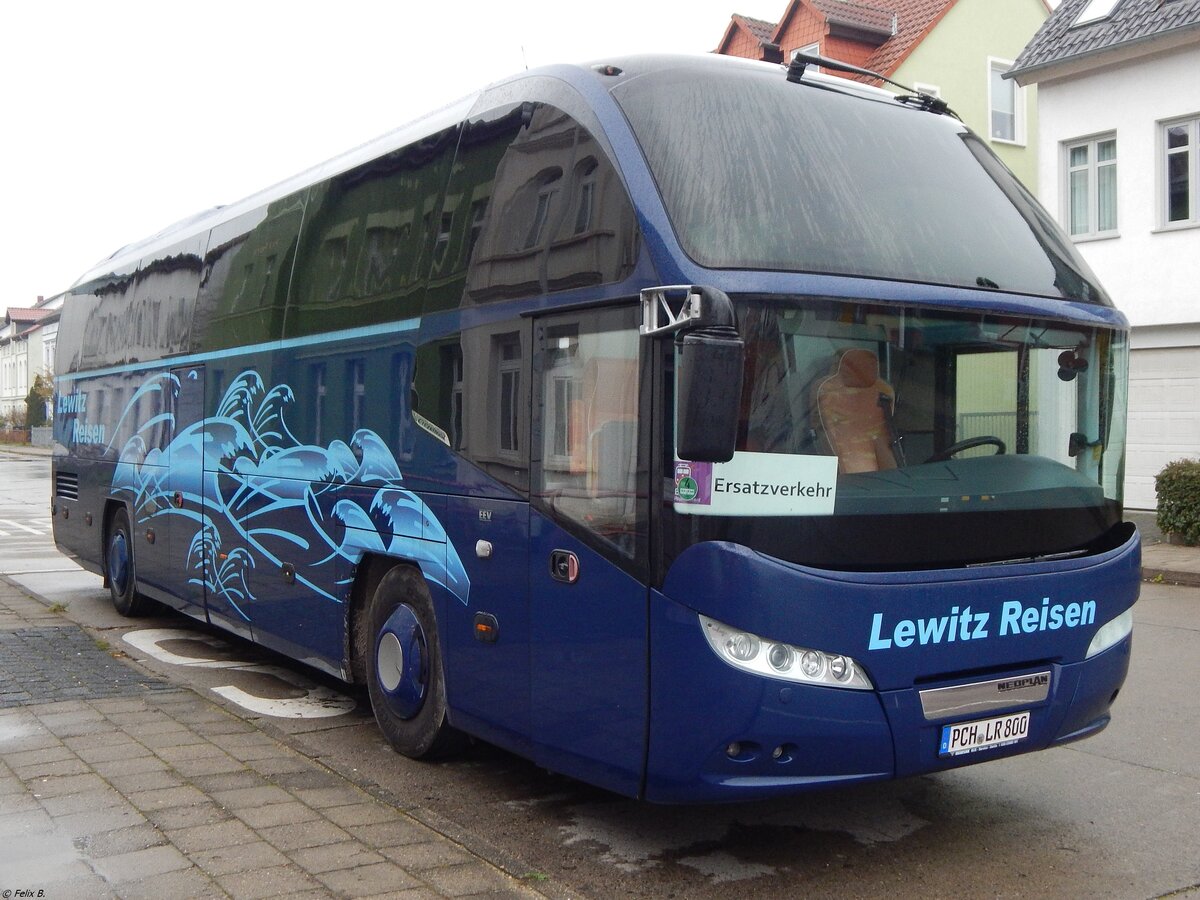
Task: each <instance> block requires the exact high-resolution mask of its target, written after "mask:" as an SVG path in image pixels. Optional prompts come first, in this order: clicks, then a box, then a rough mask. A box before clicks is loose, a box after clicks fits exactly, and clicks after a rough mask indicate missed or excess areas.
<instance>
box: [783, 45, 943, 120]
mask: <svg viewBox="0 0 1200 900" xmlns="http://www.w3.org/2000/svg"><path fill="white" fill-rule="evenodd" d="M810 65H813V66H820V67H821V68H823V69H830V70H831V71H834V72H849V73H850V74H853V75H865V76H866V77H868V78H877V79H879V80H880V81H886V82H887V83H888V84H890V85H894V86H895V87H898V88H900V90H902V91H908V95H902V96H899V97H897V98H896V99H897V100H898V101H899V102H901V103H907V104H910V105H913V106H917V107H920V108H921V109H923V110H926V111H927V112H933V113H938V114H939V115H951V116H954V118H956V119H959V121H962V120H961V118H959V115H958V113H956V112H955V111H954V110H952V109H951V108H950V106H949V105H948V104H947V103H946V101H945V100H943V99H941V98H940V97H935V96H933V94H926V93H924V92H923V91H918V90H914V89H913V88H910V87H908V86H907V85H903V84H901V83H900V82H898V81H893V80H892V79H891V78H888V77H887V76H886V75H880V74H879V73H878V72H872V71H871V70H870V69H863V68H860V67H858V66H852V65H850V64H849V63H844V62H840V61H839V60H836V59H830V58H829V57H827V56H821V55H820V54H817V53H805V52H804V51H803V50H797V51H796V52H795V53H793V54H792V61H791V62H790V63H788V67H787V80H788V81H790V82H792V83H793V84H800V83H801V82H802V81H803V80H804V70H805V69H806V68H808V66H810Z"/></svg>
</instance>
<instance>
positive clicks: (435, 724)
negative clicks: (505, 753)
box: [367, 566, 464, 759]
mask: <svg viewBox="0 0 1200 900" xmlns="http://www.w3.org/2000/svg"><path fill="white" fill-rule="evenodd" d="M367 617H368V622H369V623H370V635H371V643H370V651H369V652H368V654H367V691H368V693H369V694H370V696H371V708H372V709H373V710H374V712H375V721H376V722H378V723H379V730H380V731H382V732H383V735H384V737H386V738H387V740H388V743H389V744H391V745H392V747H393V748H394V749H395V750H396V751H397V752H398V753H402V754H404V755H405V756H408V757H410V758H412V759H435V758H437V757H441V756H446V755H449V754H451V753H453V752H455V751H456V750H458V749H459V748H460V747H461V746H462V744H463V741H464V737H463V735H462V733H461V732H459V731H457V730H455V729H454V728H452V727H451V726H450V724H449V722H448V721H447V717H446V687H445V678H444V677H443V674H442V656H441V650H440V647H439V644H438V631H437V619H436V617H435V616H434V611H433V599H432V598H431V597H430V595H429V589H428V588H427V587H426V586H425V581H424V579H423V578H422V577H421V574H420V572H418V571H417V570H415V569H412V568H408V567H406V566H398V567H396V568H394V569H392V570H391V571H390V572H388V573H387V575H385V576H384V577H383V579H382V580H381V581H380V582H379V587H378V588H376V590H375V594H374V596H372V598H371V602H370V605H369V607H368V612H367Z"/></svg>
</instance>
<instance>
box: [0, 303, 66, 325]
mask: <svg viewBox="0 0 1200 900" xmlns="http://www.w3.org/2000/svg"><path fill="white" fill-rule="evenodd" d="M52 312H54V310H52V309H27V308H24V307H20V306H10V307H9V308H8V311H7V312H6V313H5V314H4V321H5V324H8V323H9V322H21V323H22V324H25V323H28V322H37V321H38V320H40V319H44V318H46V316H48V315H50V314H51V313H52Z"/></svg>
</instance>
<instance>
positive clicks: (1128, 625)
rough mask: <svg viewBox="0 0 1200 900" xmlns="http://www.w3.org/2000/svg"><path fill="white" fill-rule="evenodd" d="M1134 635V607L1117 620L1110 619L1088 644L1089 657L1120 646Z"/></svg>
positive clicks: (1087, 657) (1086, 657)
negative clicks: (1115, 645) (1117, 645)
mask: <svg viewBox="0 0 1200 900" xmlns="http://www.w3.org/2000/svg"><path fill="white" fill-rule="evenodd" d="M1132 633H1133V607H1130V608H1129V609H1127V610H1125V612H1123V613H1121V614H1120V615H1119V616H1117V617H1116V618H1115V619H1109V620H1108V621H1107V622H1105V623H1104V624H1103V625H1101V626H1100V629H1099V630H1098V631H1097V632H1096V636H1095V637H1093V638H1092V642H1091V643H1090V644H1088V649H1087V656H1085V657H1084V659H1091V658H1092V657H1093V656H1095V655H1096V654H1097V653H1103V652H1104V651H1105V650H1107V649H1108V648H1109V647H1112V646H1113V645H1114V644H1119V643H1121V641H1123V640H1125V638H1127V637H1129V635H1130V634H1132Z"/></svg>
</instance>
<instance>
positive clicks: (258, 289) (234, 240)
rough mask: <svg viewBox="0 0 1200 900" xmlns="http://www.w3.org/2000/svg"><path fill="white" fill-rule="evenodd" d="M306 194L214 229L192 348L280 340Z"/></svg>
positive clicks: (205, 264)
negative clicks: (289, 277)
mask: <svg viewBox="0 0 1200 900" xmlns="http://www.w3.org/2000/svg"><path fill="white" fill-rule="evenodd" d="M304 196H305V195H304V194H303V193H301V194H293V195H292V196H290V197H284V198H283V199H280V200H276V201H275V202H274V203H271V204H270V205H269V206H266V207H263V208H261V209H257V210H254V211H253V212H249V213H246V214H244V215H241V216H238V217H237V218H235V219H232V220H230V221H228V222H224V223H222V224H220V225H218V226H216V227H215V228H213V230H212V232H211V234H210V236H209V240H208V251H207V252H206V253H205V256H204V277H203V280H202V282H201V285H200V299H199V302H198V304H197V313H196V324H195V339H194V341H193V344H194V348H195V349H197V350H220V349H224V348H226V347H239V346H246V345H250V344H259V343H263V342H264V341H270V340H278V338H279V337H280V336H281V335H282V333H283V312H284V308H285V304H286V303H287V292H288V276H289V275H290V273H291V270H292V262H293V260H294V259H295V255H296V239H297V236H298V235H299V233H300V221H301V219H302V218H303V217H304Z"/></svg>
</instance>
